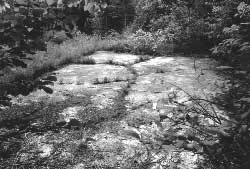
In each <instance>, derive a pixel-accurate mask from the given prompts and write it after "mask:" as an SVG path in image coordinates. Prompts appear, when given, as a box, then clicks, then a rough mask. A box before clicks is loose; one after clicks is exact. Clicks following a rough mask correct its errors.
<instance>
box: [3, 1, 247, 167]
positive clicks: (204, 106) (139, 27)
mask: <svg viewBox="0 0 250 169" xmlns="http://www.w3.org/2000/svg"><path fill="white" fill-rule="evenodd" d="M249 19H250V1H249V0H217V1H216V0H175V1H174V0H69V1H64V0H27V1H24V0H16V1H12V0H0V106H1V107H0V109H1V108H2V106H11V99H10V98H11V96H17V95H19V94H21V95H28V94H29V93H30V92H31V91H33V90H34V89H36V88H39V89H43V90H44V91H45V92H47V93H52V92H53V91H52V89H50V88H49V87H47V85H48V84H51V83H53V82H54V81H56V80H57V79H56V77H55V76H54V74H52V75H50V76H47V77H46V78H44V77H43V78H42V75H43V74H45V73H47V72H50V71H53V70H56V69H58V68H60V67H62V66H63V65H66V64H71V63H79V64H95V61H94V60H93V59H91V58H89V57H87V56H88V55H89V54H92V53H94V52H95V51H99V50H108V51H115V52H127V53H134V54H143V55H168V54H173V53H184V54H191V56H192V54H193V53H206V54H209V56H211V57H213V58H215V59H218V60H219V61H221V62H222V63H226V64H230V65H231V66H233V68H234V69H236V68H237V70H238V69H239V70H240V71H232V72H230V71H229V72H227V74H223V76H228V78H229V79H230V81H231V82H232V83H233V85H232V87H231V88H230V90H229V92H228V93H227V94H225V95H223V96H219V97H217V98H214V99H217V100H216V102H213V103H210V102H209V103H208V100H200V99H199V98H196V97H194V96H191V95H190V100H189V101H191V102H193V104H192V106H191V107H182V105H179V106H180V107H181V108H182V109H181V110H179V112H178V113H180V114H184V116H185V118H184V119H185V120H184V121H185V122H188V123H189V124H190V125H191V126H192V127H193V128H195V129H196V130H199V131H200V130H204V128H202V127H204V126H201V125H199V124H198V122H197V119H196V116H195V117H189V116H188V113H187V112H191V113H193V114H196V115H197V114H198V115H204V116H206V117H209V118H210V119H212V120H213V121H214V122H216V123H218V124H222V123H221V119H220V118H219V117H218V116H217V114H214V110H213V104H216V105H219V106H221V107H223V109H225V110H227V111H228V112H231V113H232V115H231V116H232V117H231V118H232V119H233V121H228V125H230V126H231V128H230V129H229V128H228V126H223V127H224V128H223V127H222V128H221V129H219V130H216V131H214V130H213V131H212V132H217V134H218V135H219V136H220V138H219V140H220V142H219V143H218V144H212V145H207V144H206V143H204V142H200V140H198V141H197V140H194V141H196V142H198V143H199V145H202V146H203V147H205V148H206V150H205V151H204V152H203V153H204V154H205V153H206V155H208V157H209V158H210V159H211V160H212V161H213V162H214V165H215V166H216V167H217V168H222V169H223V168H230V167H231V168H233V169H234V168H235V169H236V168H243V167H248V165H249V162H248V161H247V160H248V159H249V156H250V155H249V152H250V147H249V146H248V142H249V140H250V139H249V138H250V136H249V124H250V119H249V117H250V113H249V110H248V109H249V97H250V96H249V81H250V78H249V77H248V76H247V73H248V72H249V71H250V66H249V65H250V59H249V54H250V27H249V25H250V22H249ZM147 59H148V58H147V57H145V58H144V57H143V56H142V57H140V60H139V61H138V62H142V61H145V60H147ZM108 64H113V65H118V63H115V62H114V61H112V60H110V61H108ZM123 66H126V65H123ZM131 69H133V68H132V67H131ZM243 70H244V71H246V72H245V73H244V71H243ZM132 71H133V73H134V74H135V75H136V71H135V70H132ZM132 71H131V72H132ZM155 71H156V73H165V72H166V71H167V70H166V69H162V68H159V69H157V70H155ZM242 71H243V73H242ZM237 72H238V73H237ZM218 73H221V72H218ZM242 74H243V75H242ZM115 81H116V82H119V81H122V80H121V79H119V78H117V79H115ZM94 83H95V84H96V85H97V84H106V83H110V80H109V79H108V78H104V79H103V80H102V81H100V80H99V79H96V80H95V82H94ZM126 92H128V91H126ZM120 99H121V98H120ZM123 99H124V98H123ZM69 104H71V103H69ZM121 104H124V103H121ZM232 105H233V106H232ZM239 105H240V106H239ZM53 106H54V105H52V106H48V109H52V107H53ZM63 106H67V105H62V108H65V107H63ZM119 106H120V105H119ZM34 107H36V108H32V109H30V113H31V114H32V112H33V111H37V110H38V109H40V108H41V107H42V106H41V105H35V106H34ZM37 107H38V108H37ZM122 108H124V107H122ZM13 109H14V108H13ZM18 109H19V111H20V108H18ZM23 109H24V110H23V111H26V109H29V108H27V107H24V108H23ZM33 109H35V110H33ZM58 109H60V106H59V107H58ZM124 109H125V108H124ZM60 110H61V109H60ZM42 111H43V112H42V113H41V115H40V116H39V118H43V117H41V116H44V117H46V116H47V115H46V111H45V110H42ZM49 111H52V112H54V111H55V112H56V111H57V110H49ZM107 111H113V110H107ZM123 111H124V110H123ZM232 111H233V112H232ZM47 112H48V110H47ZM114 112H115V113H117V112H118V111H114ZM43 113H45V115H44V114H43ZM24 114H25V113H24ZM96 114H98V113H96ZM107 114H108V113H107V112H103V114H100V115H99V116H98V115H96V117H93V118H96V119H94V121H96V123H101V122H102V120H107V119H108V117H107ZM176 114H177V113H176ZM116 115H117V114H114V116H116ZM3 116H4V118H6V117H9V116H12V117H16V118H14V119H16V121H17V124H15V125H14V124H12V123H11V124H10V123H9V121H8V120H6V121H7V122H6V123H5V124H4V125H5V126H4V125H3V124H0V127H1V125H2V126H3V127H6V126H7V127H13V126H15V127H14V128H18V129H20V130H21V131H23V130H22V129H24V128H26V127H27V126H29V125H30V124H29V120H30V119H29V118H28V119H27V120H26V119H25V117H23V116H21V117H19V116H18V115H16V114H11V113H10V114H8V113H7V114H4V115H3ZM88 116H90V115H89V114H88ZM91 117H92V116H91ZM112 117H113V116H112ZM53 118H54V117H53ZM163 118H164V117H163ZM17 119H19V120H17ZM55 119H56V117H55ZM32 120H33V119H32ZM171 120H174V121H175V122H176V123H179V122H183V117H176V118H175V119H171ZM224 120H225V119H224ZM45 121H46V122H47V121H48V119H45ZM145 121H146V120H145ZM11 122H12V121H11ZM185 122H184V123H185ZM46 126H50V124H46V125H44V126H43V127H44V128H41V130H47V129H48V128H46ZM53 127H54V126H53ZM205 129H206V132H207V133H211V130H210V129H209V130H207V128H205ZM14 134H16V133H15V132H14ZM74 134H75V133H74V132H73V135H74ZM172 134H173V133H172ZM132 135H134V136H135V137H136V138H139V140H140V139H141V138H140V136H138V134H136V133H132ZM0 136H1V135H0ZM11 136H12V135H11ZM18 136H19V135H18ZM72 137H73V136H72ZM77 137H78V136H77ZM1 139H2V138H1ZM165 139H166V138H165ZM192 139H197V138H195V137H192ZM187 140H189V141H190V137H187V138H185V139H184V142H186V141H187ZM0 141H1V140H0ZM140 141H141V142H143V140H140ZM171 141H173V140H171ZM182 141H183V140H182ZM192 141H193V140H192ZM1 146H2V145H1ZM18 146H21V143H20V145H19V143H18ZM79 147H81V146H79ZM15 148H16V149H18V147H13V152H15ZM184 148H189V147H185V146H184ZM198 148H199V147H198ZM80 149H81V148H80ZM83 149H84V145H83ZM194 149H195V148H194ZM192 150H193V149H192ZM76 151H78V150H76ZM195 151H199V150H198V149H196V150H195ZM3 153H6V152H5V150H3V151H2V150H1V149H0V154H3ZM6 154H8V152H7V153H6ZM9 154H10V153H9ZM222 154H223V155H222ZM0 158H2V157H1V156H0ZM4 158H7V157H4ZM34 161H36V160H34ZM36 162H38V163H39V164H36V163H35V162H34V163H33V164H34V166H35V167H36V166H38V165H40V164H43V165H44V166H46V165H47V161H39V160H38V161H36ZM68 163H70V162H68ZM33 164H32V165H33ZM25 165H26V164H25ZM27 165H29V164H27ZM49 165H52V164H49ZM34 166H32V167H34ZM62 166H64V164H62ZM22 167H25V166H22Z"/></svg>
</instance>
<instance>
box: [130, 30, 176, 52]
mask: <svg viewBox="0 0 250 169" xmlns="http://www.w3.org/2000/svg"><path fill="white" fill-rule="evenodd" d="M173 38H174V34H171V33H169V32H168V31H167V30H158V31H156V32H145V31H143V30H142V29H139V30H138V31H136V33H134V34H132V36H130V37H129V38H128V40H129V46H130V47H131V50H132V52H133V53H135V54H158V55H162V54H166V53H170V52H172V50H171V49H172V48H171V45H172V44H171V42H172V40H173Z"/></svg>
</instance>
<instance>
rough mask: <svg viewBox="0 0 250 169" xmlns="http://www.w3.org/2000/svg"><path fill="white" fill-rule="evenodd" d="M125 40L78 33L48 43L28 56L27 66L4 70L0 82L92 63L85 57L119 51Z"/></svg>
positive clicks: (8, 81) (33, 77)
mask: <svg viewBox="0 0 250 169" xmlns="http://www.w3.org/2000/svg"><path fill="white" fill-rule="evenodd" d="M125 41H126V40H124V39H122V38H114V37H106V38H103V37H101V36H98V35H93V36H89V35H86V34H78V35H77V36H75V37H74V38H73V39H70V40H67V41H65V42H63V43H62V44H60V45H57V44H53V43H48V48H47V51H46V52H37V53H36V54H35V55H32V56H30V57H31V58H32V60H30V61H27V68H14V69H9V70H8V71H5V74H4V76H3V77H0V83H10V82H12V81H15V80H17V79H19V78H20V77H22V78H24V79H29V80H32V79H36V78H37V77H39V76H41V75H42V74H44V73H47V72H50V71H53V70H56V69H58V68H60V67H62V66H63V65H67V64H72V63H79V64H94V61H93V60H91V59H89V58H88V57H87V56H88V55H90V54H92V53H94V52H96V51H100V50H108V51H119V48H121V49H122V48H123V44H124V43H125Z"/></svg>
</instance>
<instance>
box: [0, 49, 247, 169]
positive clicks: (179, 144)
mask: <svg viewBox="0 0 250 169" xmlns="http://www.w3.org/2000/svg"><path fill="white" fill-rule="evenodd" d="M88 57H89V59H90V60H93V62H92V64H72V65H68V66H65V67H63V68H61V69H59V70H57V71H54V72H51V73H49V74H47V75H44V76H50V75H51V74H53V75H55V76H56V78H57V81H56V82H55V83H54V84H51V85H49V86H48V87H50V88H51V89H53V93H52V94H47V93H46V92H44V90H36V91H34V92H32V93H30V94H29V95H28V96H21V95H19V96H18V97H15V98H13V99H12V102H13V105H14V106H12V107H11V108H7V109H5V110H3V111H2V112H1V114H0V117H4V119H3V118H1V124H0V141H1V144H0V145H1V147H0V149H1V150H0V154H1V155H0V157H1V158H0V159H2V161H0V163H1V166H0V168H11V167H13V166H15V167H19V168H21V167H24V168H58V169H61V168H65V169H66V168H67V169H69V168H72V169H84V168H121V169H124V168H127V169H130V168H141V169H144V168H151V169H158V168H159V169H161V168H171V169H174V168H179V169H196V168H199V167H201V166H205V165H207V166H206V168H213V167H212V165H211V166H209V165H208V164H209V162H208V160H209V158H207V156H206V155H205V152H206V151H207V150H206V148H207V147H209V146H213V145H215V144H217V143H218V142H219V139H220V136H224V137H226V136H227V135H228V133H227V129H230V126H229V125H228V124H229V123H228V122H232V121H231V120H230V117H229V114H228V112H227V111H226V110H225V109H223V108H222V106H219V105H217V104H214V103H213V102H214V100H215V98H218V97H219V96H222V95H223V94H224V93H225V92H227V91H229V89H230V85H231V84H230V83H229V80H228V79H226V77H225V76H222V75H221V74H219V73H217V71H218V70H222V69H223V70H226V69H230V67H227V66H220V65H219V64H218V63H217V62H215V61H214V60H211V59H209V58H206V57H203V58H196V59H195V58H192V57H181V56H177V55H176V56H168V57H150V56H138V55H130V54H116V53H112V52H104V51H100V52H96V53H95V54H93V55H90V56H88ZM94 63H95V64H94ZM241 73H244V72H241ZM13 117H15V119H13ZM232 123H233V122H232ZM232 123H230V124H232Z"/></svg>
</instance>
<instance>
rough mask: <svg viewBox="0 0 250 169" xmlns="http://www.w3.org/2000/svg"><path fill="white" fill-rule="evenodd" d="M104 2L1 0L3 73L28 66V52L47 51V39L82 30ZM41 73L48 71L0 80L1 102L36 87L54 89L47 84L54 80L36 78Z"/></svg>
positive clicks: (0, 61) (0, 66) (0, 68)
mask: <svg viewBox="0 0 250 169" xmlns="http://www.w3.org/2000/svg"><path fill="white" fill-rule="evenodd" d="M105 4H106V3H104V2H103V1H82V0H70V1H61V0H58V1H57V0H49V1H44V0H34V1H33V0H32V1H31V0H28V1H24V0H16V1H8V0H1V1H0V15H1V18H0V37H1V38H0V75H2V76H3V75H4V73H3V72H5V71H6V70H5V68H8V67H19V66H21V67H24V68H25V67H26V66H27V64H26V61H25V60H29V59H30V58H29V57H27V56H28V54H35V51H38V50H46V46H47V45H46V42H47V41H48V40H50V39H52V40H53V41H54V42H55V43H62V42H63V41H64V40H65V39H67V38H71V37H72V35H73V34H74V32H75V31H76V30H81V31H83V30H84V24H85V23H86V21H87V18H88V17H90V16H91V14H92V15H95V14H98V12H100V10H101V8H104V7H105ZM48 70H50V68H48ZM1 72H2V73H1ZM42 73H45V72H44V71H41V72H36V73H35V74H34V77H32V78H30V79H25V78H24V77H21V78H18V79H17V80H16V81H15V82H14V84H11V85H10V84H5V83H4V84H1V83H0V88H1V90H0V104H3V105H6V104H7V105H8V104H9V96H8V95H14V96H15V95H18V94H23V95H26V94H28V93H29V92H30V91H32V90H33V89H34V88H37V87H38V88H42V89H44V90H45V91H46V92H49V93H50V92H52V91H51V90H50V89H48V88H47V87H45V86H44V85H46V84H48V83H51V82H52V81H50V80H45V81H41V80H35V79H36V78H37V77H39V76H40V75H41V74H42ZM52 79H55V78H52Z"/></svg>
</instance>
